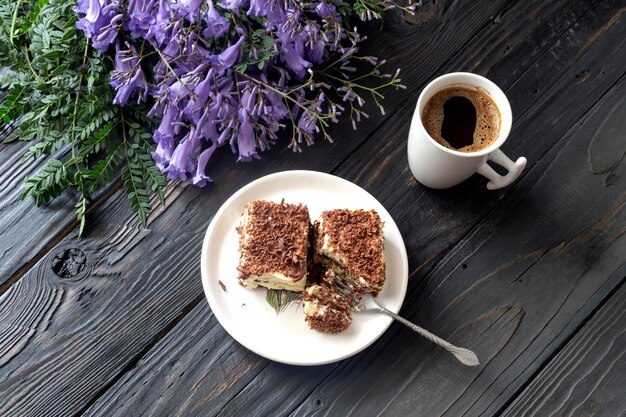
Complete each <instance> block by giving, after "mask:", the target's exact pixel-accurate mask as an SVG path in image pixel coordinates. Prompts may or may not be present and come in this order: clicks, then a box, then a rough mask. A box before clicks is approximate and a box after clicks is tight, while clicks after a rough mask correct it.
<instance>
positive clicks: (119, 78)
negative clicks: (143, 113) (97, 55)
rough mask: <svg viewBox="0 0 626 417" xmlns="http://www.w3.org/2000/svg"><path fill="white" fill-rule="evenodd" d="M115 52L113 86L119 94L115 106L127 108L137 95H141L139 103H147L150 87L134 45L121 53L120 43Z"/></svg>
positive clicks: (114, 102) (114, 100)
mask: <svg viewBox="0 0 626 417" xmlns="http://www.w3.org/2000/svg"><path fill="white" fill-rule="evenodd" d="M115 50H116V51H117V52H116V54H115V70H114V71H113V73H112V75H111V86H112V87H114V88H115V90H116V91H117V94H116V95H115V98H114V99H113V104H117V105H120V106H125V105H126V104H127V103H128V100H129V99H130V97H131V95H133V94H135V93H137V94H139V98H138V100H137V101H138V102H139V103H141V102H143V101H146V99H147V96H148V86H147V83H146V80H145V78H144V75H143V72H142V71H141V66H140V65H139V57H138V56H137V51H136V50H135V48H134V47H133V46H132V45H129V49H128V50H127V51H121V50H120V46H119V42H118V43H117V44H116V45H115Z"/></svg>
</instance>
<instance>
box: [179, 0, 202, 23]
mask: <svg viewBox="0 0 626 417" xmlns="http://www.w3.org/2000/svg"><path fill="white" fill-rule="evenodd" d="M201 4H202V0H180V2H179V3H178V15H179V16H180V17H184V18H185V19H187V20H189V21H190V22H192V23H197V22H198V18H199V17H200V5H201Z"/></svg>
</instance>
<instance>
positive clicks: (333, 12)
mask: <svg viewBox="0 0 626 417" xmlns="http://www.w3.org/2000/svg"><path fill="white" fill-rule="evenodd" d="M315 12H316V13H317V15H318V16H319V17H321V18H322V19H326V20H333V21H335V22H337V24H341V22H342V19H341V14H339V11H338V10H337V8H336V7H335V5H334V4H332V3H330V4H329V3H327V2H326V1H324V0H322V1H320V2H319V3H318V4H317V6H315Z"/></svg>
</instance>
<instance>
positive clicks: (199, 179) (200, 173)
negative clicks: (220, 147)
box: [191, 142, 217, 187]
mask: <svg viewBox="0 0 626 417" xmlns="http://www.w3.org/2000/svg"><path fill="white" fill-rule="evenodd" d="M216 149H217V143H215V142H213V143H212V144H211V146H209V147H208V148H207V149H205V150H204V151H202V153H200V156H198V165H197V166H196V172H195V174H194V175H193V177H192V178H191V183H192V184H193V185H197V186H198V187H204V186H205V185H206V183H207V182H213V180H212V179H211V177H209V176H207V175H206V174H205V172H206V166H207V163H208V162H209V159H211V156H212V155H213V152H215V150H216Z"/></svg>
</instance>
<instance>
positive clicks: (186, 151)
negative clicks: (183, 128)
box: [164, 127, 200, 181]
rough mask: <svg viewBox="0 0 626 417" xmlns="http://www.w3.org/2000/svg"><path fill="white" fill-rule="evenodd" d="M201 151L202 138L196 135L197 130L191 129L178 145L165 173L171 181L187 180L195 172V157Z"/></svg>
mask: <svg viewBox="0 0 626 417" xmlns="http://www.w3.org/2000/svg"><path fill="white" fill-rule="evenodd" d="M199 150H200V138H199V137H198V135H196V129H195V128H193V127H192V128H191V129H189V132H188V133H187V135H186V136H185V137H184V138H183V139H182V140H181V142H180V143H179V144H178V146H177V147H176V149H175V150H174V153H173V154H172V158H171V159H170V161H169V165H168V166H167V167H166V168H165V170H164V172H165V173H167V178H169V179H170V180H175V179H179V180H181V181H186V180H187V174H188V173H190V172H193V171H194V168H195V166H194V163H193V160H192V159H193V156H194V155H195V154H196V153H197V152H198V151H199Z"/></svg>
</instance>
